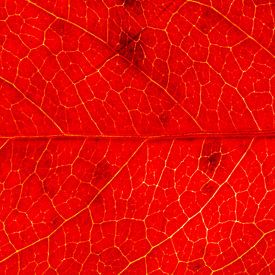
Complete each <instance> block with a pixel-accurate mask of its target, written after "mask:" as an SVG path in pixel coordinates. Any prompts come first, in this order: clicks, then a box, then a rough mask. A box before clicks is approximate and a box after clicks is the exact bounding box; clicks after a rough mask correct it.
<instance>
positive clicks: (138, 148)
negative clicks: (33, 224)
mask: <svg viewBox="0 0 275 275" xmlns="http://www.w3.org/2000/svg"><path fill="white" fill-rule="evenodd" d="M146 142H147V140H144V141H143V142H142V143H141V144H140V145H139V146H138V147H137V148H136V150H135V151H134V152H133V153H132V155H131V156H130V157H129V158H128V159H127V160H126V161H125V163H124V164H123V165H122V166H121V167H120V168H119V170H118V171H117V172H116V173H115V174H114V176H113V177H112V178H111V179H110V180H109V181H108V182H107V183H106V184H105V185H104V186H103V187H102V188H101V189H100V190H99V191H98V193H97V195H96V196H95V197H94V198H93V199H92V200H91V201H90V202H89V203H88V205H87V206H86V207H84V208H82V209H81V210H79V211H78V212H77V213H75V214H74V215H73V216H71V217H69V218H68V219H66V220H65V221H63V222H62V223H61V224H60V225H59V226H58V227H57V228H56V229H55V230H54V231H52V232H51V233H50V234H49V235H48V236H45V237H43V238H41V239H39V240H37V241H35V242H33V243H31V244H29V245H27V246H25V247H22V248H20V249H17V250H16V251H15V252H13V253H11V254H10V255H9V256H7V257H6V258H4V259H2V260H0V263H3V262H5V261H7V260H8V259H10V258H11V257H13V256H14V255H16V254H18V253H20V252H21V251H24V250H26V249H27V248H29V247H32V246H33V245H36V244H38V243H40V242H42V241H44V240H46V239H49V238H50V237H51V236H52V235H54V234H55V233H56V232H57V231H58V230H59V229H60V228H61V227H62V226H63V225H64V224H66V223H67V222H69V221H71V220H73V219H74V218H75V217H77V216H78V215H80V214H81V213H82V212H84V211H86V210H87V209H89V207H90V206H91V204H92V203H93V202H94V200H95V199H96V198H97V197H98V196H99V195H100V193H102V192H103V191H104V190H105V189H106V188H107V186H109V185H110V184H111V183H112V181H113V180H114V179H115V178H116V177H117V176H118V175H119V174H120V173H121V171H122V170H123V169H124V168H125V167H126V166H127V165H128V163H129V162H130V161H131V160H132V159H133V158H134V157H135V156H136V154H137V153H138V152H139V151H140V150H141V148H142V147H143V145H144V144H145V143H146ZM91 221H92V217H91Z"/></svg>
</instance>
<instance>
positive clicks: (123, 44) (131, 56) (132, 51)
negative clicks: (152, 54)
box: [117, 32, 144, 67]
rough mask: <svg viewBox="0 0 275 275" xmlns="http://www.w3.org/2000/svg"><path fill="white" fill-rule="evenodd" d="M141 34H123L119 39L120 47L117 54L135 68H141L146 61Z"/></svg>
mask: <svg viewBox="0 0 275 275" xmlns="http://www.w3.org/2000/svg"><path fill="white" fill-rule="evenodd" d="M140 37H141V32H140V33H137V34H136V35H134V36H133V35H130V34H128V33H126V32H122V33H121V34H120V38H119V46H118V50H117V52H118V53H119V54H121V55H122V56H124V57H125V58H126V59H127V60H129V61H130V62H131V63H133V64H134V65H135V66H137V67H138V66H139V65H140V64H141V63H142V62H143V60H144V52H143V48H142V43H141V39H140Z"/></svg>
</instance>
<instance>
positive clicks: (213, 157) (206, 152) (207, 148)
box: [200, 140, 222, 173]
mask: <svg viewBox="0 0 275 275" xmlns="http://www.w3.org/2000/svg"><path fill="white" fill-rule="evenodd" d="M220 151H221V142H220V141H216V140H213V141H211V140H210V141H207V142H206V143H205V144H204V146H203V150H202V156H201V159H200V169H201V170H202V171H204V172H205V173H212V172H214V171H215V170H216V168H217V167H218V165H219V163H220V160H221V156H222V154H221V152H220Z"/></svg>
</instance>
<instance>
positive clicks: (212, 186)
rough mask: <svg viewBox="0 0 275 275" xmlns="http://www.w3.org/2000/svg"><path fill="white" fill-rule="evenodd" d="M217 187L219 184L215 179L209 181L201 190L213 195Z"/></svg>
mask: <svg viewBox="0 0 275 275" xmlns="http://www.w3.org/2000/svg"><path fill="white" fill-rule="evenodd" d="M216 189H217V184H215V183H214V182H213V181H210V182H207V183H206V184H205V185H203V186H202V188H201V191H202V193H204V194H208V195H212V194H213V193H214V192H215V191H216Z"/></svg>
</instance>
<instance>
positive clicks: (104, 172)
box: [93, 159, 112, 184]
mask: <svg viewBox="0 0 275 275" xmlns="http://www.w3.org/2000/svg"><path fill="white" fill-rule="evenodd" d="M111 169H112V166H111V165H110V164H109V162H108V161H107V160H106V159H103V160H102V161H100V162H99V163H98V164H97V165H96V167H95V170H94V175H93V178H94V182H95V184H98V183H100V182H102V181H104V182H106V181H107V180H108V179H109V178H110V176H111Z"/></svg>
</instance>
